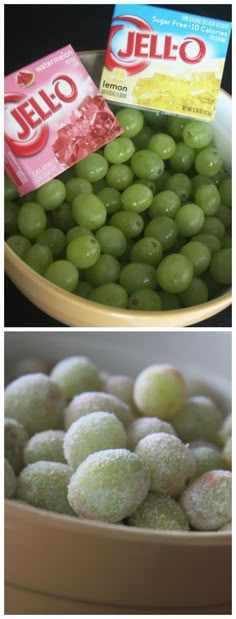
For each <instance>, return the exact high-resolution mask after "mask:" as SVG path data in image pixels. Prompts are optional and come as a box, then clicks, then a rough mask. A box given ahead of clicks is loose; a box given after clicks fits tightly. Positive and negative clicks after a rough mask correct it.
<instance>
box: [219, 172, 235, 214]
mask: <svg viewBox="0 0 236 619" xmlns="http://www.w3.org/2000/svg"><path fill="white" fill-rule="evenodd" d="M219 192H220V196H221V200H222V203H223V204H225V206H228V207H229V208H230V207H231V206H232V179H231V178H225V179H223V180H222V182H221V184H220V186H219Z"/></svg>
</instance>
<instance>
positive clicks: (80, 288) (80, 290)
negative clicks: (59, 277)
mask: <svg viewBox="0 0 236 619" xmlns="http://www.w3.org/2000/svg"><path fill="white" fill-rule="evenodd" d="M92 289H93V287H92V286H91V284H89V283H88V282H78V284H77V286H76V288H75V290H74V294H77V295H78V296H79V297H82V298H83V299H88V297H89V293H90V292H91V290H92Z"/></svg>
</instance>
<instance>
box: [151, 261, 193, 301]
mask: <svg viewBox="0 0 236 619" xmlns="http://www.w3.org/2000/svg"><path fill="white" fill-rule="evenodd" d="M192 278H193V265H192V263H191V262H190V260H189V259H188V258H186V256H182V254H171V255H170V256H166V257H165V258H163V260H162V261H161V263H160V264H159V267H158V269H157V281H158V284H159V285H160V286H161V288H162V289H163V290H165V292H171V293H174V294H176V293H177V294H178V293H180V292H183V291H184V290H186V288H188V287H189V286H190V284H191V281H192Z"/></svg>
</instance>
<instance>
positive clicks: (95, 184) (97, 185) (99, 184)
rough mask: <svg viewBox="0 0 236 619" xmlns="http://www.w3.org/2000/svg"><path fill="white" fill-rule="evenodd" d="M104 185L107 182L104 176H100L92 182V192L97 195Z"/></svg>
mask: <svg viewBox="0 0 236 619" xmlns="http://www.w3.org/2000/svg"><path fill="white" fill-rule="evenodd" d="M106 186H107V183H106V179H105V178H101V180H100V181H94V182H93V183H92V188H93V193H96V195H98V192H99V191H102V189H104V187H106Z"/></svg>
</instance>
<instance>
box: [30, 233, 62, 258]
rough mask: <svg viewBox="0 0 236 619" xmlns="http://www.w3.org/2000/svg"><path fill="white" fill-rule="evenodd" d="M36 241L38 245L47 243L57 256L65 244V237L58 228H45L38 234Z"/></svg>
mask: <svg viewBox="0 0 236 619" xmlns="http://www.w3.org/2000/svg"><path fill="white" fill-rule="evenodd" d="M37 242H38V243H39V244H40V245H47V246H48V247H49V249H50V250H51V252H52V255H53V256H58V254H60V253H61V252H62V251H63V249H65V246H66V237H65V234H64V232H62V230H60V229H59V228H47V229H46V230H43V232H41V234H40V235H39V237H38V239H37Z"/></svg>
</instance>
